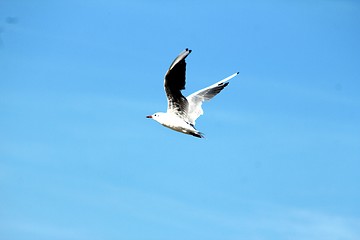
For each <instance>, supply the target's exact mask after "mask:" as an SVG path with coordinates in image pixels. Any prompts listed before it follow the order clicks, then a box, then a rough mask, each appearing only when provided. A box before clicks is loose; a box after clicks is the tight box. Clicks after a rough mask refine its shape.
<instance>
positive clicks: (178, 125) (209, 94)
mask: <svg viewBox="0 0 360 240" xmlns="http://www.w3.org/2000/svg"><path fill="white" fill-rule="evenodd" d="M190 53H191V50H189V49H185V50H184V51H183V52H181V53H180V54H179V56H177V58H175V60H174V61H173V63H172V64H171V65H170V68H169V70H168V71H167V73H166V75H165V81H164V88H165V93H166V96H167V99H168V109H167V112H166V113H162V112H157V113H154V114H153V115H150V116H147V118H152V119H154V120H155V121H157V122H159V123H160V124H162V125H163V126H165V127H168V128H170V129H172V130H175V131H178V132H181V133H185V134H189V135H192V136H195V137H199V138H203V137H204V136H203V134H202V133H201V132H199V131H197V130H196V129H195V120H196V119H197V118H198V117H199V116H200V115H202V114H203V110H202V108H201V105H202V103H203V102H204V101H206V100H210V99H211V98H213V97H214V96H215V95H217V94H218V93H219V92H220V91H221V90H223V89H224V88H225V87H226V86H227V85H228V84H229V83H228V81H229V80H230V79H231V78H233V77H235V76H236V75H237V74H238V73H234V74H233V75H231V76H229V77H227V78H225V79H223V80H221V81H219V82H217V83H215V84H213V85H211V86H209V87H207V88H204V89H201V90H199V91H197V92H195V93H193V94H191V95H189V96H188V97H186V98H185V97H184V96H183V95H182V93H181V90H183V89H185V72H186V62H185V58H186V57H187V56H188V55H189V54H190Z"/></svg>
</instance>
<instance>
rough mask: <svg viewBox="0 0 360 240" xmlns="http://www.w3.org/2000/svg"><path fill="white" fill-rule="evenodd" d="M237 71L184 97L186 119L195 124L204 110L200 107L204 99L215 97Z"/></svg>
mask: <svg viewBox="0 0 360 240" xmlns="http://www.w3.org/2000/svg"><path fill="white" fill-rule="evenodd" d="M238 74H239V72H237V73H234V74H233V75H231V76H229V77H227V78H225V79H223V80H221V81H219V82H217V83H215V84H213V85H211V86H209V87H207V88H204V89H201V90H199V91H197V92H194V93H193V94H191V95H189V96H188V97H187V98H186V99H187V100H188V103H189V106H188V114H187V115H188V120H189V122H190V123H191V124H193V125H195V121H196V119H197V118H198V117H199V116H201V115H202V114H203V113H204V111H203V109H202V107H201V105H202V103H203V102H204V101H209V100H210V99H212V98H213V97H215V96H216V95H217V94H218V93H219V92H221V90H223V89H224V88H225V87H226V86H227V85H228V84H229V83H228V82H227V81H229V80H230V79H232V78H233V77H235V76H236V75H238Z"/></svg>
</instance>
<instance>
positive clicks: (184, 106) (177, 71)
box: [164, 48, 191, 119]
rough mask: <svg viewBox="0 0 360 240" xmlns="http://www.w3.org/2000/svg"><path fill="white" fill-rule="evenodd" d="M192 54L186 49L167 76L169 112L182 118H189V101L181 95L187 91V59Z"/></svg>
mask: <svg viewBox="0 0 360 240" xmlns="http://www.w3.org/2000/svg"><path fill="white" fill-rule="evenodd" d="M190 53H191V50H189V49H187V48H186V49H185V50H184V51H183V52H181V53H180V54H179V56H177V57H176V58H175V60H174V61H173V62H172V64H171V65H170V68H169V70H168V71H167V72H166V74H165V81H164V88H165V92H166V96H167V99H168V109H167V111H168V112H173V113H175V114H177V115H179V116H181V117H182V118H185V119H186V118H187V111H188V105H189V104H188V101H187V99H186V98H185V97H184V96H183V95H182V94H181V90H183V89H185V73H186V62H185V58H186V57H187V56H188V55H189V54H190Z"/></svg>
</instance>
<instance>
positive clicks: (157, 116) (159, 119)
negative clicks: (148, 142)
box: [146, 112, 165, 124]
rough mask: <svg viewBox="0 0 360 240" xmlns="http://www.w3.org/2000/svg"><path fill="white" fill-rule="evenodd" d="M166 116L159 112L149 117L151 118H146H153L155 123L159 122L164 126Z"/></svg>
mask: <svg viewBox="0 0 360 240" xmlns="http://www.w3.org/2000/svg"><path fill="white" fill-rule="evenodd" d="M164 114H165V113H163V112H157V113H154V114H153V115H149V116H146V118H152V119H154V120H155V121H157V122H158V123H160V124H162V122H163V121H162V120H163V119H164V118H163V117H164Z"/></svg>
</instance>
